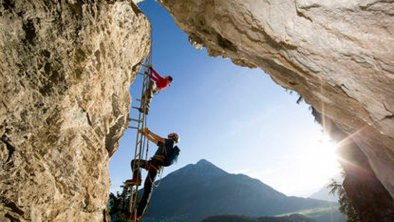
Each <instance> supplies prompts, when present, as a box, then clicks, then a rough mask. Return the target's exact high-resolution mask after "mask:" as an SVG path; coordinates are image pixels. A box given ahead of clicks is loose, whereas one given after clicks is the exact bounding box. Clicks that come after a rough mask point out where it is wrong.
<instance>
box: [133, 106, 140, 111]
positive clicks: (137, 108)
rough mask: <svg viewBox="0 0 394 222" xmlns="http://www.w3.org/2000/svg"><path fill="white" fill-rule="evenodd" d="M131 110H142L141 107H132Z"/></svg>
mask: <svg viewBox="0 0 394 222" xmlns="http://www.w3.org/2000/svg"><path fill="white" fill-rule="evenodd" d="M131 108H133V109H136V110H139V109H140V107H136V106H132V107H131Z"/></svg>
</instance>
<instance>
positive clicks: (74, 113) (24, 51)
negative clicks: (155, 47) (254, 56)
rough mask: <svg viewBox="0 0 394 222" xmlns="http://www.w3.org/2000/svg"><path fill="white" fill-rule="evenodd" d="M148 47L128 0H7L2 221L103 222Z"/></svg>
mask: <svg viewBox="0 0 394 222" xmlns="http://www.w3.org/2000/svg"><path fill="white" fill-rule="evenodd" d="M149 48H150V25H149V22H148V21H147V19H146V18H145V17H144V15H143V14H142V13H141V12H140V11H139V10H138V9H137V8H136V6H135V5H134V4H132V3H131V2H128V1H116V0H112V1H73V0H66V1H20V0H2V1H0V91H1V92H0V164H1V169H0V221H102V219H103V209H104V208H105V204H106V201H107V196H108V193H109V183H110V182H109V173H108V160H109V157H110V156H111V155H112V154H113V152H114V151H115V150H116V148H117V146H118V141H119V138H120V137H121V136H122V134H123V132H124V131H125V129H126V127H127V122H128V121H127V118H128V113H129V106H130V95H129V86H130V84H131V82H132V81H133V80H134V78H135V75H136V70H137V69H138V68H139V65H138V64H139V63H140V62H141V60H142V59H143V58H144V57H145V56H146V55H147V53H148V50H149Z"/></svg>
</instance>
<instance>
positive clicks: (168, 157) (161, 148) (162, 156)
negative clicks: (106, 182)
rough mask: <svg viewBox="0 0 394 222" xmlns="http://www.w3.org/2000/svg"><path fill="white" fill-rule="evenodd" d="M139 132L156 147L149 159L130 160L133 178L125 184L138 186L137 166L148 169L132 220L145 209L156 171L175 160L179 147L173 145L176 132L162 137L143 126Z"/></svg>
mask: <svg viewBox="0 0 394 222" xmlns="http://www.w3.org/2000/svg"><path fill="white" fill-rule="evenodd" d="M141 133H142V134H143V135H144V136H145V137H146V138H147V139H148V140H150V141H151V142H153V143H155V144H157V146H158V149H157V151H156V153H155V155H154V156H153V157H152V158H151V159H150V160H149V161H146V160H136V159H134V160H132V161H131V170H132V172H133V179H131V180H127V181H126V184H129V185H131V186H133V185H135V186H139V185H140V184H141V172H140V170H139V169H138V167H137V166H139V167H141V168H144V169H146V170H147V171H148V175H147V176H146V179H145V182H144V194H143V195H142V198H141V200H140V202H139V204H138V209H137V212H136V214H135V212H132V215H131V217H132V218H131V219H133V220H134V221H139V220H140V219H141V217H142V215H143V213H144V212H145V210H146V207H147V204H148V201H149V199H150V196H151V193H152V188H153V186H152V185H153V182H154V181H155V178H156V175H157V173H158V172H159V171H160V170H161V169H162V167H165V166H170V165H171V164H173V163H174V162H175V160H176V159H177V158H178V155H179V152H180V150H179V148H178V147H177V146H175V144H176V143H178V142H179V136H178V134H176V133H170V134H168V136H167V139H165V138H162V137H160V136H158V135H156V134H154V133H153V132H151V131H150V130H149V129H148V128H145V129H143V130H142V131H141Z"/></svg>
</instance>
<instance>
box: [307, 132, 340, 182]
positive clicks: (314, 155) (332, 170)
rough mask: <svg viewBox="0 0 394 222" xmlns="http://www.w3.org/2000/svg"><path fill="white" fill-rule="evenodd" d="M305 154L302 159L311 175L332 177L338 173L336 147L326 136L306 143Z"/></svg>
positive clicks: (322, 135) (323, 135)
mask: <svg viewBox="0 0 394 222" xmlns="http://www.w3.org/2000/svg"><path fill="white" fill-rule="evenodd" d="M306 145H307V147H306V149H307V154H306V156H305V157H304V160H305V162H306V163H307V164H308V165H309V167H310V170H311V172H312V173H313V174H317V175H322V176H323V175H326V176H334V174H337V173H338V172H339V163H338V161H337V154H336V150H337V146H336V143H335V141H333V140H332V139H331V138H330V137H329V136H327V135H326V134H323V133H322V134H321V135H320V136H319V137H318V138H314V139H311V140H310V141H308V142H307V143H306Z"/></svg>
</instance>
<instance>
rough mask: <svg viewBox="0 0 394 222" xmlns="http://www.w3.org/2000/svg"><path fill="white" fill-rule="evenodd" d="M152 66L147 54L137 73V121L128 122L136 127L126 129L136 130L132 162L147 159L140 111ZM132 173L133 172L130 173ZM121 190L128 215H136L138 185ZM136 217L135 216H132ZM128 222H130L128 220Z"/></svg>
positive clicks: (135, 107)
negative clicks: (139, 87)
mask: <svg viewBox="0 0 394 222" xmlns="http://www.w3.org/2000/svg"><path fill="white" fill-rule="evenodd" d="M151 65H152V55H151V53H149V55H148V56H147V58H146V59H145V60H144V64H143V65H142V68H141V71H140V72H139V73H138V75H142V76H143V81H142V89H141V97H140V99H136V101H138V102H139V103H140V106H139V107H137V106H132V108H133V109H136V110H138V111H139V112H138V119H134V118H130V119H129V120H130V121H133V122H135V123H136V126H129V127H128V128H130V129H136V131H137V133H136V134H137V137H136V140H135V149H134V158H133V159H134V160H141V159H145V160H147V159H148V151H149V141H148V140H147V139H146V137H145V136H144V135H142V133H141V132H142V130H143V129H144V128H145V127H146V126H147V115H146V114H145V113H144V112H141V110H142V109H146V108H147V107H144V106H147V104H146V102H145V101H142V100H143V94H144V92H145V90H146V89H147V87H149V82H150V77H149V76H148V75H146V74H145V73H148V74H150V75H152V73H151V69H149V67H150V66H151ZM144 153H145V158H144ZM133 167H134V169H136V170H140V166H139V165H138V161H137V164H136V165H135V166H133ZM132 173H133V172H132ZM123 189H124V190H125V192H124V197H123V198H124V200H127V199H128V203H127V212H128V213H129V215H131V214H136V213H137V207H138V200H139V197H138V195H139V193H138V189H139V185H138V186H132V185H130V184H126V183H125V184H124V185H123ZM134 216H136V215H134ZM129 221H131V220H130V219H129Z"/></svg>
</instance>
